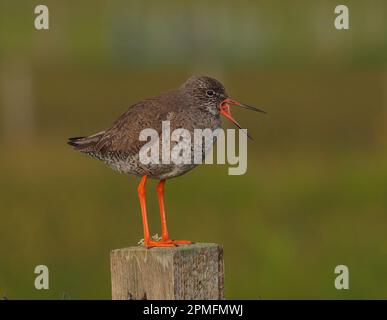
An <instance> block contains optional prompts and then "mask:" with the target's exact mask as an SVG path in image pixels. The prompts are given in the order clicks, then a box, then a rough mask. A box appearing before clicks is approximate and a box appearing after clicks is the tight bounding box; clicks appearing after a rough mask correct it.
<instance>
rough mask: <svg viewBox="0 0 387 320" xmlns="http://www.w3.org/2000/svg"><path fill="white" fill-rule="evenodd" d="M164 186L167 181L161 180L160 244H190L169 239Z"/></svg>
mask: <svg viewBox="0 0 387 320" xmlns="http://www.w3.org/2000/svg"><path fill="white" fill-rule="evenodd" d="M164 186H165V179H163V180H160V182H159V184H158V185H157V197H158V199H159V206H160V217H161V241H160V242H164V243H172V244H190V243H192V242H191V241H189V240H171V239H169V234H168V228H167V219H166V217H165V207H164Z"/></svg>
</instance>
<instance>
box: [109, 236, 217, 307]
mask: <svg viewBox="0 0 387 320" xmlns="http://www.w3.org/2000/svg"><path fill="white" fill-rule="evenodd" d="M110 263H111V277H112V298H113V300H127V299H134V300H138V299H148V300H154V299H167V300H184V299H187V300H190V299H224V264H223V247H222V246H221V245H218V244H214V243H195V244H191V245H184V246H178V247H173V248H151V249H146V248H144V247H140V246H138V247H129V248H124V249H116V250H113V251H112V252H111V255H110Z"/></svg>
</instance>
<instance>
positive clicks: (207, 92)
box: [206, 90, 215, 97]
mask: <svg viewBox="0 0 387 320" xmlns="http://www.w3.org/2000/svg"><path fill="white" fill-rule="evenodd" d="M214 94H215V91H214V90H207V91H206V95H207V97H212V96H213V95H214Z"/></svg>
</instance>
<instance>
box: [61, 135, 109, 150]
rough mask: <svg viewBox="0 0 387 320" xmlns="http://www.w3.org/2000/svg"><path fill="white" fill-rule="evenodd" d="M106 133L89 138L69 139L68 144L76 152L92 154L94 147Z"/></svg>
mask: <svg viewBox="0 0 387 320" xmlns="http://www.w3.org/2000/svg"><path fill="white" fill-rule="evenodd" d="M104 133H105V131H101V132H98V133H96V134H93V135H91V136H88V137H73V138H69V139H68V141H67V144H69V145H70V146H72V147H74V149H75V150H78V151H82V152H90V151H92V150H93V147H94V146H95V145H96V144H97V143H98V142H99V140H100V139H101V137H102V136H103V134H104Z"/></svg>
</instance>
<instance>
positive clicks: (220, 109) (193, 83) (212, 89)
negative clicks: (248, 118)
mask: <svg viewBox="0 0 387 320" xmlns="http://www.w3.org/2000/svg"><path fill="white" fill-rule="evenodd" d="M182 89H184V90H185V91H187V92H188V93H189V94H190V95H191V96H192V97H193V98H194V99H195V104H196V105H197V107H198V108H201V109H203V110H205V111H206V112H209V113H210V114H211V115H212V116H219V115H222V116H224V117H225V118H227V119H228V120H230V121H231V122H232V123H233V124H234V125H235V126H237V127H238V128H239V129H241V128H242V127H241V125H240V124H239V123H238V122H237V121H236V120H235V119H234V118H233V116H232V115H231V111H230V105H234V106H238V107H241V108H245V109H248V110H252V111H257V112H262V113H266V112H265V111H263V110H261V109H258V108H256V107H253V106H249V105H247V104H244V103H240V102H238V101H236V100H233V99H231V98H230V97H229V95H228V94H227V93H226V90H225V88H224V86H223V85H222V84H221V83H220V82H219V81H218V80H216V79H214V78H210V77H206V76H192V77H190V78H189V79H188V80H187V81H186V82H185V83H184V84H183V85H182Z"/></svg>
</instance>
